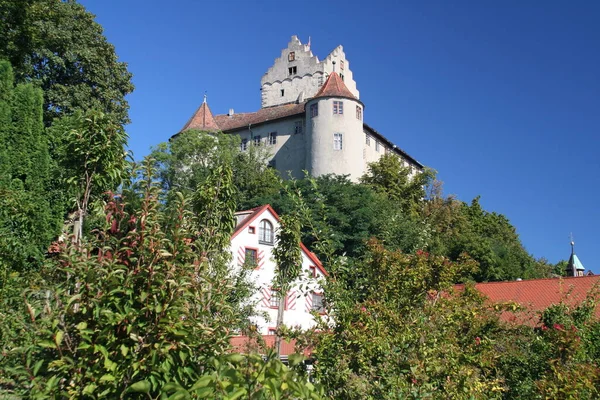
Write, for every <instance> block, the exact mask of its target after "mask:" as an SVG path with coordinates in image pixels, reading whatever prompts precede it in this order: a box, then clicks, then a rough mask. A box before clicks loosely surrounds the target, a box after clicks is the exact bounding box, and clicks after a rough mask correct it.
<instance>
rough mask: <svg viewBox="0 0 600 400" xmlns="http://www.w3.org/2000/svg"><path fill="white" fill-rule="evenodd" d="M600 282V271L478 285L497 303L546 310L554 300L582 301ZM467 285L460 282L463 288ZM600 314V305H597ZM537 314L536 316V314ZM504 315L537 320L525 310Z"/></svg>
mask: <svg viewBox="0 0 600 400" xmlns="http://www.w3.org/2000/svg"><path fill="white" fill-rule="evenodd" d="M599 286H600V275H593V276H580V277H570V278H548V279H531V280H523V281H510V282H488V283H477V284H475V289H477V290H478V291H479V292H481V293H482V294H484V295H485V296H486V297H487V298H488V299H489V300H490V301H492V302H494V303H506V302H511V301H512V302H515V303H518V304H520V305H521V306H523V307H524V308H526V309H527V310H529V311H533V312H539V311H543V310H545V309H546V308H548V307H549V306H551V305H553V304H560V303H564V304H567V305H569V306H574V305H577V304H580V303H581V302H582V301H584V300H585V299H586V297H587V295H588V294H589V293H590V292H591V291H592V290H593V289H595V288H598V287H599ZM462 287H464V285H457V288H458V289H461V288H462ZM596 317H598V318H600V308H598V307H596ZM534 318H535V317H534ZM502 319H503V320H505V321H507V320H512V321H519V322H521V323H532V324H537V322H538V321H531V316H529V317H527V316H526V315H525V314H523V313H504V314H503V315H502Z"/></svg>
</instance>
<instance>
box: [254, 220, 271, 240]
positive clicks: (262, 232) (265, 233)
mask: <svg viewBox="0 0 600 400" xmlns="http://www.w3.org/2000/svg"><path fill="white" fill-rule="evenodd" d="M258 243H261V244H271V245H272V244H273V224H271V223H270V222H269V221H268V220H266V219H263V220H262V221H260V225H259V226H258Z"/></svg>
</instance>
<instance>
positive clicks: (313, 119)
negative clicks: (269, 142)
mask: <svg viewBox="0 0 600 400" xmlns="http://www.w3.org/2000/svg"><path fill="white" fill-rule="evenodd" d="M305 107H306V131H307V132H306V133H307V152H306V169H307V170H308V172H309V174H310V175H311V176H320V175H326V174H339V175H350V179H351V180H353V181H357V180H358V178H360V177H361V176H362V175H363V173H364V164H365V163H364V160H363V148H364V145H365V143H364V140H365V139H364V137H365V135H364V132H363V113H364V105H363V103H362V102H361V101H360V100H358V99H357V98H356V97H355V96H354V95H353V94H352V92H350V90H348V88H347V87H346V85H345V84H344V81H343V80H342V78H340V76H339V75H338V74H337V73H336V72H332V73H331V75H329V77H328V78H327V81H325V83H324V84H323V86H322V87H321V89H319V91H318V92H317V94H316V95H315V96H314V97H313V98H312V99H310V100H308V101H307V103H306V106H305Z"/></svg>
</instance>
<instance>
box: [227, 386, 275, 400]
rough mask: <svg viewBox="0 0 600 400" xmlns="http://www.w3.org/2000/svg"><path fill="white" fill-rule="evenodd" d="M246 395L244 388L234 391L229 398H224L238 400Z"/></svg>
mask: <svg viewBox="0 0 600 400" xmlns="http://www.w3.org/2000/svg"><path fill="white" fill-rule="evenodd" d="M246 393H247V391H246V389H245V388H240V389H238V390H236V391H235V392H234V393H233V394H232V395H229V396H227V397H225V398H226V399H227V400H235V399H239V398H240V397H242V396H243V395H245V394H246ZM277 398H278V397H277Z"/></svg>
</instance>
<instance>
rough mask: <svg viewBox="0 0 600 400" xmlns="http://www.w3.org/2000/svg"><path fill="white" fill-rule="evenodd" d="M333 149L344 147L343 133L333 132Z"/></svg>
mask: <svg viewBox="0 0 600 400" xmlns="http://www.w3.org/2000/svg"><path fill="white" fill-rule="evenodd" d="M333 149H334V150H341V149H342V134H341V133H334V134H333Z"/></svg>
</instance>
